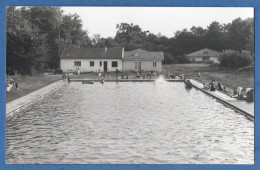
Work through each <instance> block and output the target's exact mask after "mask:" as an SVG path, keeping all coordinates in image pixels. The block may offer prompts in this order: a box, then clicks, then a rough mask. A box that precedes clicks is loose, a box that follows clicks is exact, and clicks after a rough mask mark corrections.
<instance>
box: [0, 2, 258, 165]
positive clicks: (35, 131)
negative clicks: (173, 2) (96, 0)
mask: <svg viewBox="0 0 260 170" xmlns="http://www.w3.org/2000/svg"><path fill="white" fill-rule="evenodd" d="M254 32H255V30H254V8H252V7H111V6H110V7H108V6H107V7H106V6H103V7H95V6H8V7H7V8H6V141H5V146H6V148H5V149H6V164H226V165H227V164H246V165H248V164H250V165H251V164H254V156H255V154H254V97H255V95H254V94H255V87H254V81H255V80H254V76H255V75H254V63H255V60H254V58H255V51H254V50H255V49H254V46H255V44H254V37H255V35H254ZM3 76H5V75H3Z"/></svg>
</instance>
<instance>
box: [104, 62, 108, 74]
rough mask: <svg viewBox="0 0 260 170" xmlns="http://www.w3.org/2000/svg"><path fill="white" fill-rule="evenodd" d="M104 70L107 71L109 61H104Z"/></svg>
mask: <svg viewBox="0 0 260 170" xmlns="http://www.w3.org/2000/svg"><path fill="white" fill-rule="evenodd" d="M104 72H107V61H104Z"/></svg>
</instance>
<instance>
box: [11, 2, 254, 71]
mask: <svg viewBox="0 0 260 170" xmlns="http://www.w3.org/2000/svg"><path fill="white" fill-rule="evenodd" d="M86 24H87V23H86ZM116 31H117V32H116V36H115V37H108V38H103V37H101V36H100V34H95V35H94V36H93V37H92V38H91V37H89V35H88V31H87V30H84V29H83V25H82V21H81V18H80V17H79V16H78V15H77V14H73V15H71V14H68V15H67V14H64V13H63V11H62V9H61V8H60V7H21V8H16V7H8V8H7V22H6V43H7V48H6V68H7V72H8V73H10V72H12V73H14V72H18V73H20V74H31V73H32V72H33V71H34V70H36V71H42V70H46V69H57V68H59V63H60V58H59V56H60V55H61V53H62V51H63V49H64V48H66V47H71V46H77V47H93V48H96V47H115V46H120V47H124V48H125V50H127V51H128V50H134V49H136V48H142V49H145V50H149V51H163V52H164V56H165V60H164V61H163V63H164V64H172V63H184V62H186V60H185V57H183V56H184V54H188V53H191V52H194V51H197V50H201V49H203V48H210V49H212V50H216V51H223V50H227V49H232V50H236V51H243V50H248V51H249V52H250V54H251V55H253V54H254V19H253V18H248V19H244V20H242V19H241V18H237V19H235V20H233V21H232V22H231V23H228V24H221V23H219V22H217V21H214V22H212V23H211V24H210V25H209V26H208V27H207V28H202V27H195V26H193V27H192V28H190V29H189V30H188V29H183V30H181V31H177V32H175V33H173V36H172V37H170V38H168V37H166V36H163V35H161V34H160V33H159V34H157V35H156V34H153V33H151V32H149V31H147V30H142V28H140V27H139V26H138V25H135V24H132V23H131V24H128V23H119V24H117V25H116Z"/></svg>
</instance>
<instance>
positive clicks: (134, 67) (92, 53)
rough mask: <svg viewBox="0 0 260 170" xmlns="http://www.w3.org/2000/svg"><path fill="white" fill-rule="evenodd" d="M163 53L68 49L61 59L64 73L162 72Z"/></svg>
mask: <svg viewBox="0 0 260 170" xmlns="http://www.w3.org/2000/svg"><path fill="white" fill-rule="evenodd" d="M163 59H164V56H163V52H151V51H145V50H142V49H137V50H133V51H124V48H121V47H113V48H75V47H73V48H66V49H65V50H64V51H63V52H62V54H61V57H60V66H61V69H62V70H63V71H76V70H78V69H79V70H80V71H81V72H99V71H100V72H109V71H116V69H118V71H140V70H142V71H159V72H160V71H162V60H163Z"/></svg>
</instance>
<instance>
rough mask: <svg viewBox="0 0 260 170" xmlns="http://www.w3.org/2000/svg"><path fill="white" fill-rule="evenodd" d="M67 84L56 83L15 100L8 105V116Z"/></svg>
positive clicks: (62, 82) (63, 82)
mask: <svg viewBox="0 0 260 170" xmlns="http://www.w3.org/2000/svg"><path fill="white" fill-rule="evenodd" d="M65 84H66V82H65V81H61V80H60V81H56V82H54V83H52V84H50V85H48V86H45V87H43V88H41V89H39V90H36V91H34V92H32V93H29V94H27V95H25V96H23V97H20V98H18V99H16V100H13V101H11V102H9V103H7V104H6V114H7V115H8V114H10V113H12V112H14V111H17V110H19V109H20V108H21V107H23V106H26V105H28V104H30V103H31V102H33V101H35V100H37V99H38V98H40V97H42V96H44V95H46V94H47V93H49V92H51V91H53V90H56V89H58V88H60V87H61V86H63V85H65Z"/></svg>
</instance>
